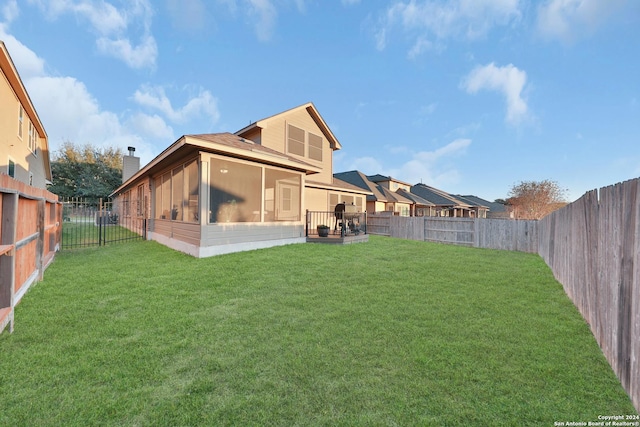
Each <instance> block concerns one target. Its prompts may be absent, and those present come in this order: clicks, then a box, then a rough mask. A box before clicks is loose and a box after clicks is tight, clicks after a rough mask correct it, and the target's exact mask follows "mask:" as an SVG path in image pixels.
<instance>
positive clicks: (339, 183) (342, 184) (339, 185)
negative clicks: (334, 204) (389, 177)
mask: <svg viewBox="0 0 640 427" xmlns="http://www.w3.org/2000/svg"><path fill="white" fill-rule="evenodd" d="M305 186H307V187H315V188H324V189H333V190H341V191H346V192H350V193H357V194H365V195H367V196H368V195H370V194H371V192H370V191H367V190H365V189H362V188H360V187H358V186H356V185H353V184H350V183H348V182H346V181H343V180H341V179H338V178H335V177H334V178H333V180H332V182H331V184H327V183H326V182H319V181H313V180H310V179H307V180H306V181H305Z"/></svg>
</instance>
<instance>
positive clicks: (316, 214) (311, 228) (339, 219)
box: [306, 211, 367, 237]
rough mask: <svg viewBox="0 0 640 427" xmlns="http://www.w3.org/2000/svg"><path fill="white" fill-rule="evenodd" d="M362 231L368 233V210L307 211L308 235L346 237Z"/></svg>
mask: <svg viewBox="0 0 640 427" xmlns="http://www.w3.org/2000/svg"><path fill="white" fill-rule="evenodd" d="M361 233H362V234H367V213H366V212H355V213H347V212H328V211H327V212H325V211H307V224H306V235H307V237H308V236H319V237H328V236H341V237H345V236H349V235H358V234H361Z"/></svg>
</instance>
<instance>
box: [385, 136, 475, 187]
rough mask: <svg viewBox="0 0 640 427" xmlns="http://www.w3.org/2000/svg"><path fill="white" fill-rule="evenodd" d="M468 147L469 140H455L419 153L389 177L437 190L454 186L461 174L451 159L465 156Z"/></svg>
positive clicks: (391, 172)
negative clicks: (425, 185) (430, 186)
mask: <svg viewBox="0 0 640 427" xmlns="http://www.w3.org/2000/svg"><path fill="white" fill-rule="evenodd" d="M470 145H471V140H470V139H456V140H454V141H452V142H451V143H449V144H447V145H445V146H443V147H440V148H438V149H436V150H434V151H420V152H418V153H415V154H413V156H412V158H411V160H409V161H408V162H406V163H405V164H403V165H402V166H401V167H400V168H398V169H396V170H391V171H390V173H389V175H391V176H395V177H398V178H399V179H402V180H403V181H406V182H409V183H411V184H417V183H420V182H423V183H425V184H427V185H432V186H434V187H438V188H441V187H448V186H451V185H455V184H456V183H458V182H459V181H460V179H461V177H462V174H461V173H460V172H459V171H458V170H457V168H456V167H455V163H453V162H452V161H451V158H454V157H459V156H463V155H465V154H466V152H467V148H469V146H470Z"/></svg>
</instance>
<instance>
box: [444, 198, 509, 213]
mask: <svg viewBox="0 0 640 427" xmlns="http://www.w3.org/2000/svg"><path fill="white" fill-rule="evenodd" d="M456 197H458V198H462V199H464V200H468V201H470V202H471V203H475V204H476V205H478V206H486V207H487V208H489V211H488V212H487V218H505V219H510V218H513V215H512V214H511V212H509V209H507V206H506V205H504V204H502V203H497V202H490V201H488V200H484V199H482V198H480V197H478V196H471V195H469V196H456Z"/></svg>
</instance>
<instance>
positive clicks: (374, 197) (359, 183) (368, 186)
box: [333, 170, 387, 202]
mask: <svg viewBox="0 0 640 427" xmlns="http://www.w3.org/2000/svg"><path fill="white" fill-rule="evenodd" d="M333 176H334V178H338V179H340V180H342V181H345V182H348V183H349V184H352V185H355V186H356V187H360V188H362V189H363V190H367V191H369V192H370V193H371V194H369V195H367V201H369V202H374V201H381V202H385V201H387V196H386V195H385V194H384V193H383V192H382V191H381V190H380V186H379V185H376V184H375V183H373V182H371V181H369V180H368V179H367V176H366V175H365V174H363V173H362V172H360V171H357V170H353V171H348V172H338V173H334V174H333Z"/></svg>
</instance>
